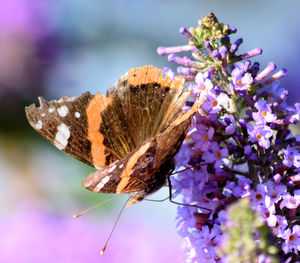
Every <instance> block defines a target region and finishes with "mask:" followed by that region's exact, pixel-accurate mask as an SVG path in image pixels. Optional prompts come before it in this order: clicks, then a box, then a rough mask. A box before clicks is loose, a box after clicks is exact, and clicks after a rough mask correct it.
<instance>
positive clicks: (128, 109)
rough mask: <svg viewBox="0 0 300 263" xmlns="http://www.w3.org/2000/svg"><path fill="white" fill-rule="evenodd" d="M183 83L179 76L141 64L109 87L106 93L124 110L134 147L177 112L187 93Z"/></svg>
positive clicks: (165, 124)
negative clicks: (168, 75)
mask: <svg viewBox="0 0 300 263" xmlns="http://www.w3.org/2000/svg"><path fill="white" fill-rule="evenodd" d="M183 83H184V79H183V78H182V77H177V78H175V79H174V80H173V81H170V80H169V79H168V78H167V77H166V78H163V72H162V70H160V69H158V68H155V67H153V66H142V67H139V68H133V69H131V70H129V71H128V72H127V73H126V74H125V75H124V76H122V77H121V78H120V79H119V80H118V81H117V82H116V83H115V85H114V86H112V87H111V88H110V89H109V90H108V92H107V96H113V95H114V96H115V100H116V101H118V104H119V105H120V108H121V109H122V112H123V113H124V118H125V119H126V123H127V124H128V128H129V131H130V134H131V138H132V139H133V142H134V149H135V148H136V147H138V146H140V145H141V144H142V143H143V142H144V141H145V140H146V139H148V138H151V137H154V136H156V134H157V133H158V132H161V131H162V130H163V129H165V128H166V127H167V126H168V125H169V124H170V123H171V122H172V121H173V120H174V119H175V118H176V116H177V115H178V114H180V112H181V108H182V106H183V105H184V104H185V102H186V100H187V99H188V97H189V96H190V91H188V90H186V89H184V87H183ZM134 149H132V150H134Z"/></svg>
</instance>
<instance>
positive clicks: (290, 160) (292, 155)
mask: <svg viewBox="0 0 300 263" xmlns="http://www.w3.org/2000/svg"><path fill="white" fill-rule="evenodd" d="M282 152H283V154H284V159H283V161H282V162H283V164H284V165H286V166H287V167H292V166H295V167H296V168H299V167H300V153H299V151H298V150H296V149H295V148H292V147H290V146H289V145H288V146H287V148H286V149H282Z"/></svg>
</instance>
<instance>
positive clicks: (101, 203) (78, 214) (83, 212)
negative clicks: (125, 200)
mask: <svg viewBox="0 0 300 263" xmlns="http://www.w3.org/2000/svg"><path fill="white" fill-rule="evenodd" d="M118 197H120V196H119V195H117V196H114V197H112V198H109V199H107V200H105V201H102V202H100V203H98V204H95V205H94V206H92V207H90V208H88V209H86V210H84V211H82V212H79V213H77V214H74V215H73V218H77V217H79V216H82V215H83V214H85V213H87V212H89V211H91V210H93V209H95V208H97V207H98V206H101V205H104V204H106V203H108V202H110V201H112V200H114V199H116V198H118Z"/></svg>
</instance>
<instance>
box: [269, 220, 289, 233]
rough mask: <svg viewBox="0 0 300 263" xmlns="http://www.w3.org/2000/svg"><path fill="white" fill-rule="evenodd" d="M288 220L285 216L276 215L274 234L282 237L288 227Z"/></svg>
mask: <svg viewBox="0 0 300 263" xmlns="http://www.w3.org/2000/svg"><path fill="white" fill-rule="evenodd" d="M287 226H288V224H287V220H286V218H285V217H284V216H279V215H276V224H275V226H273V227H272V231H273V233H274V235H276V236H278V237H282V235H283V233H284V230H285V229H286V228H287Z"/></svg>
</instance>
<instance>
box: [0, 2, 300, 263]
mask: <svg viewBox="0 0 300 263" xmlns="http://www.w3.org/2000/svg"><path fill="white" fill-rule="evenodd" d="M299 8H300V2H297V1H290V2H283V1H280V0H278V1H276V0H275V1H274V0H273V1H264V2H262V1H257V0H254V1H239V0H227V1H222V0H211V1H204V0H190V1H179V0H164V1H159V0H152V1H138V0H122V1H118V2H116V1H109V0H101V1H99V0H90V1H85V0H61V1H50V0H44V1H38V0H9V1H2V3H1V4H0V167H1V169H0V179H1V183H0V206H1V212H0V262H87V261H88V262H131V263H134V262H158V263H159V262H167V261H170V262H182V256H183V252H182V251H181V249H180V247H181V240H180V238H179V237H177V234H176V229H175V225H176V222H175V216H176V206H174V205H171V204H169V203H168V202H163V203H154V202H146V201H144V202H142V203H140V204H137V205H135V206H133V207H131V208H129V209H126V210H125V212H124V214H123V216H122V218H121V220H120V222H119V225H118V226H117V229H116V232H115V233H114V235H113V238H112V240H111V242H110V244H109V246H108V248H107V251H106V254H105V255H104V256H102V257H101V256H100V254H99V252H100V250H101V248H102V246H103V245H104V243H105V240H106V238H107V236H108V234H109V231H110V229H111V227H112V225H113V223H114V220H115V217H116V215H117V213H118V211H119V209H120V207H121V206H122V203H123V202H124V201H125V198H124V197H123V199H122V197H121V198H120V200H116V201H112V202H110V203H109V204H107V205H105V206H103V207H101V208H99V209H97V210H96V211H93V212H90V213H89V214H87V215H85V216H84V217H80V218H78V219H72V214H73V213H75V212H78V211H80V210H82V209H85V208H87V207H89V206H92V205H93V204H95V203H97V202H99V201H100V200H104V199H106V198H109V196H105V195H99V194H94V193H92V192H89V191H87V190H85V189H83V188H82V187H81V180H82V178H84V177H85V176H86V175H87V174H88V173H89V172H91V171H92V169H91V168H89V167H87V166H85V165H84V164H81V163H79V162H78V161H75V160H73V159H72V158H70V157H68V156H67V155H65V154H64V153H62V152H60V151H58V150H56V149H55V148H54V147H53V146H52V145H50V144H49V143H47V142H46V141H45V140H43V139H42V138H41V137H40V136H39V135H38V134H37V133H36V132H35V131H34V130H33V129H32V128H31V127H30V126H29V124H28V123H27V122H26V120H25V114H24V107H25V106H26V105H29V104H31V103H33V102H37V96H44V97H45V98H46V99H47V100H50V99H58V98H59V97H60V96H63V95H66V96H78V95H80V93H82V92H84V91H87V90H89V91H91V92H92V93H96V92H102V93H104V92H105V90H106V89H107V87H109V86H110V85H112V84H113V83H114V82H115V81H116V80H117V78H118V77H119V76H121V75H122V74H124V73H125V72H126V71H127V70H128V69H129V68H132V67H135V66H141V65H145V64H153V65H155V66H158V67H163V66H166V65H167V61H166V59H165V58H162V57H159V56H158V55H157V54H156V47H157V46H159V45H166V46H167V45H178V44H184V43H185V39H184V38H183V37H182V36H181V35H179V34H178V29H179V27H180V26H187V27H189V26H196V24H197V20H198V19H199V18H200V17H201V16H204V15H206V14H207V13H208V12H210V11H213V12H214V13H215V14H216V15H217V17H218V18H219V20H220V21H222V22H224V23H228V24H230V25H231V26H236V27H237V28H238V32H237V34H236V38H237V37H240V36H242V37H243V38H244V44H243V45H242V47H241V50H240V52H243V51H247V50H250V49H253V48H255V47H262V48H263V49H264V53H263V55H262V56H261V57H260V58H259V61H260V62H261V64H262V65H267V63H268V62H270V61H274V62H275V63H276V64H277V65H278V68H281V67H286V68H287V69H288V71H289V76H288V78H286V79H284V80H283V81H282V87H284V88H286V89H288V90H289V92H290V99H289V102H290V103H294V102H297V101H299V96H300V94H299V92H298V90H297V89H298V86H299V81H300V74H299V71H300V68H299V62H298V61H299V60H300V46H299V38H300V34H299V24H300V16H299V15H298V11H299ZM166 196H167V189H162V190H161V191H159V193H158V194H156V195H155V197H153V198H157V199H159V198H164V197H166ZM121 199H122V200H121Z"/></svg>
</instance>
